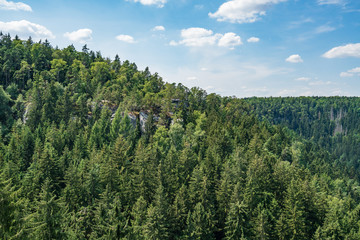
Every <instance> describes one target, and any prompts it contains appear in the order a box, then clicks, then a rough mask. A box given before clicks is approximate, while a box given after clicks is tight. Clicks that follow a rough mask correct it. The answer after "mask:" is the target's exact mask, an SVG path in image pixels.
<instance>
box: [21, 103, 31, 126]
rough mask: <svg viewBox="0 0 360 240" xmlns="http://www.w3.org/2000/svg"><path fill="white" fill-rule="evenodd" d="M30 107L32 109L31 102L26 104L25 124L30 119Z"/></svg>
mask: <svg viewBox="0 0 360 240" xmlns="http://www.w3.org/2000/svg"><path fill="white" fill-rule="evenodd" d="M30 109H31V103H28V104H26V106H25V112H24V115H23V122H24V124H25V123H26V121H27V120H28V119H29V117H28V114H29V111H30Z"/></svg>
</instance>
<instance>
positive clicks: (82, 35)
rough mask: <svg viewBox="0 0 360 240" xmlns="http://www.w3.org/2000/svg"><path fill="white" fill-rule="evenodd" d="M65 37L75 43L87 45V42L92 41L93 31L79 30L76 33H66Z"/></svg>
mask: <svg viewBox="0 0 360 240" xmlns="http://www.w3.org/2000/svg"><path fill="white" fill-rule="evenodd" d="M64 37H66V38H68V39H69V40H70V41H73V42H79V43H86V42H87V41H90V40H92V30H91V29H88V28H84V29H79V30H77V31H74V32H67V33H65V34H64Z"/></svg>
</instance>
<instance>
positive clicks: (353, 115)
mask: <svg viewBox="0 0 360 240" xmlns="http://www.w3.org/2000/svg"><path fill="white" fill-rule="evenodd" d="M246 102H247V103H249V104H250V105H251V106H252V107H253V111H252V112H253V113H254V114H255V115H257V116H258V117H259V118H260V119H263V120H265V121H268V122H270V123H271V124H280V125H282V126H285V127H287V128H289V129H292V130H294V131H295V132H296V133H297V134H299V135H300V136H303V137H304V138H306V139H308V140H311V141H313V142H315V143H318V144H319V145H320V146H321V147H323V148H325V149H326V150H328V151H329V152H330V153H331V154H333V155H334V156H335V159H336V160H335V164H336V165H338V166H341V167H342V168H344V171H346V172H347V173H348V174H349V175H350V176H351V177H353V178H356V179H357V180H358V181H359V180H360V178H359V177H360V175H359V170H360V98H358V97H298V98H290V97H289V98H249V99H246ZM345 169H346V170H345Z"/></svg>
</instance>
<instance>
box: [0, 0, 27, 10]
mask: <svg viewBox="0 0 360 240" xmlns="http://www.w3.org/2000/svg"><path fill="white" fill-rule="evenodd" d="M0 9H3V10H15V11H20V10H21V11H27V12H32V9H31V7H30V6H29V5H27V4H25V3H22V2H11V1H6V0H0Z"/></svg>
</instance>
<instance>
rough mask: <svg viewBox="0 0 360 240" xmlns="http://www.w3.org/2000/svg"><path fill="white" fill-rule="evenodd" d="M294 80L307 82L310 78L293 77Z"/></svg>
mask: <svg viewBox="0 0 360 240" xmlns="http://www.w3.org/2000/svg"><path fill="white" fill-rule="evenodd" d="M295 80H296V81H303V82H308V81H310V80H311V78H309V77H299V78H297V79H295Z"/></svg>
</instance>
